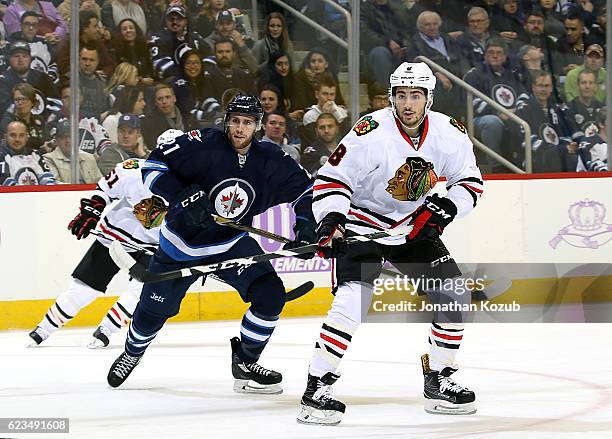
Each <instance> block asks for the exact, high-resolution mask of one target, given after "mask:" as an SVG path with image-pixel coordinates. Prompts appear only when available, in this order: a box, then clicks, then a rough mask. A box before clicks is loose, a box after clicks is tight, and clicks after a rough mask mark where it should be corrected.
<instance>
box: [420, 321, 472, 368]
mask: <svg viewBox="0 0 612 439" xmlns="http://www.w3.org/2000/svg"><path fill="white" fill-rule="evenodd" d="M464 327H465V324H463V323H435V322H433V323H432V324H431V328H430V331H429V345H430V349H429V352H430V353H429V366H430V367H431V369H432V370H437V371H441V370H442V369H444V368H445V367H452V368H454V369H456V368H457V366H456V365H455V357H456V356H457V352H459V346H461V340H462V339H463V328H464Z"/></svg>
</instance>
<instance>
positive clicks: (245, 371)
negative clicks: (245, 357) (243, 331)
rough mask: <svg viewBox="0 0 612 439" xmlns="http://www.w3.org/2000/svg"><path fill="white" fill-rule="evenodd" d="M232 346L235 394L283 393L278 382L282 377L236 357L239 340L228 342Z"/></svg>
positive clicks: (233, 339)
mask: <svg viewBox="0 0 612 439" xmlns="http://www.w3.org/2000/svg"><path fill="white" fill-rule="evenodd" d="M230 343H231V345H232V375H233V376H234V378H235V380H236V381H234V392H237V393H264V394H272V395H274V394H279V393H283V388H282V387H281V386H280V382H281V381H282V380H283V376H282V375H281V374H280V373H278V372H275V371H273V370H269V369H266V368H265V367H262V366H260V365H259V364H257V363H245V362H243V361H242V360H241V359H240V357H238V349H239V348H240V339H239V338H238V337H234V338H232V339H231V340H230Z"/></svg>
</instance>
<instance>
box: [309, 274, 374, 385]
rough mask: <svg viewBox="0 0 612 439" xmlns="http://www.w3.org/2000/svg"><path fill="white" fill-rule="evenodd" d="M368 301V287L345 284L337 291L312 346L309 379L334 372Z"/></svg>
mask: <svg viewBox="0 0 612 439" xmlns="http://www.w3.org/2000/svg"><path fill="white" fill-rule="evenodd" d="M371 297H372V289H371V287H370V286H368V285H366V284H363V283H361V282H346V283H342V284H341V285H340V286H339V287H338V290H337V291H336V297H335V298H334V302H333V303H332V307H331V309H330V310H329V312H328V313H327V318H326V319H325V322H324V323H323V325H322V326H321V331H320V332H319V337H318V338H317V341H316V343H315V349H314V352H313V355H312V359H311V360H310V368H309V373H310V374H311V375H314V376H319V377H320V376H323V375H325V374H326V373H327V372H336V370H337V369H338V366H339V365H340V361H341V360H342V358H343V357H344V354H345V353H346V350H347V349H348V346H349V344H350V342H351V340H352V338H353V334H354V333H355V331H356V330H357V327H358V326H359V324H360V323H361V321H362V320H363V318H364V316H365V314H366V313H367V312H368V307H369V305H370V300H371Z"/></svg>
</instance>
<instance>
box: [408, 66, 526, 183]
mask: <svg viewBox="0 0 612 439" xmlns="http://www.w3.org/2000/svg"><path fill="white" fill-rule="evenodd" d="M416 60H417V61H422V62H424V63H426V64H427V65H429V67H431V68H432V69H433V70H434V71H438V72H440V73H443V74H444V75H445V76H446V77H447V78H448V79H450V80H451V81H453V82H454V83H455V84H456V85H457V86H459V87H461V88H463V89H464V90H465V91H466V93H467V99H466V108H467V129H468V134H469V135H470V138H471V139H472V142H473V143H474V145H475V146H476V147H477V148H478V149H480V150H481V151H482V152H484V153H485V154H487V155H488V156H489V157H492V158H493V159H494V160H496V161H497V162H499V163H500V164H502V165H503V166H505V167H506V168H508V169H510V170H511V171H512V172H515V173H517V174H524V173H528V174H531V173H532V170H533V162H532V158H531V128H530V127H529V124H528V123H527V122H525V121H524V120H523V119H521V118H520V117H518V116H517V115H516V114H514V113H513V112H511V111H509V110H508V109H506V108H504V107H502V106H501V105H500V104H498V103H497V102H495V101H494V100H493V99H491V98H490V97H488V96H487V95H485V94H484V93H482V92H481V91H479V90H477V89H475V88H474V87H472V86H471V85H470V84H468V83H467V82H465V81H464V80H463V79H461V78H459V77H457V76H455V75H453V74H452V73H451V72H449V71H448V70H446V69H445V68H444V67H442V66H440V65H439V64H437V63H435V62H433V61H432V60H430V59H429V58H427V57H424V56H417V57H416ZM473 95H476V96H478V97H479V98H480V99H482V100H484V101H485V102H487V104H489V105H491V106H492V107H493V108H495V109H496V110H497V111H499V112H500V113H504V114H505V115H506V116H508V118H509V119H511V120H513V121H514V122H516V123H517V124H519V125H521V126H522V127H523V130H524V134H525V169H524V170H523V169H521V168H519V167H518V166H516V165H515V164H514V163H512V162H510V161H509V160H508V159H506V158H505V157H503V156H501V155H500V154H498V153H497V152H495V151H493V150H492V149H491V148H489V147H488V146H487V145H485V144H484V143H482V142H481V141H480V140H478V139H477V138H476V137H475V136H474V106H473V104H472V101H473V97H474V96H473Z"/></svg>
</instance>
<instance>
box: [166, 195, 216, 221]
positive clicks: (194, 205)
mask: <svg viewBox="0 0 612 439" xmlns="http://www.w3.org/2000/svg"><path fill="white" fill-rule="evenodd" d="M176 199H177V202H176V203H175V205H174V206H173V207H172V209H171V210H174V212H172V213H173V214H174V215H170V212H168V214H169V216H171V217H177V216H182V217H183V220H184V221H185V224H186V225H188V226H192V227H201V228H203V229H207V228H209V227H211V226H213V225H214V224H216V223H215V220H214V219H213V217H212V215H213V214H215V215H216V214H217V212H216V211H215V208H214V207H213V205H212V204H211V202H210V200H209V199H208V196H207V195H206V193H205V192H204V191H203V190H202V189H200V187H199V186H198V185H195V184H194V185H191V186H189V187H188V188H186V189H184V190H183V191H182V192H181V193H180V194H178V196H177V198H176Z"/></svg>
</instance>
